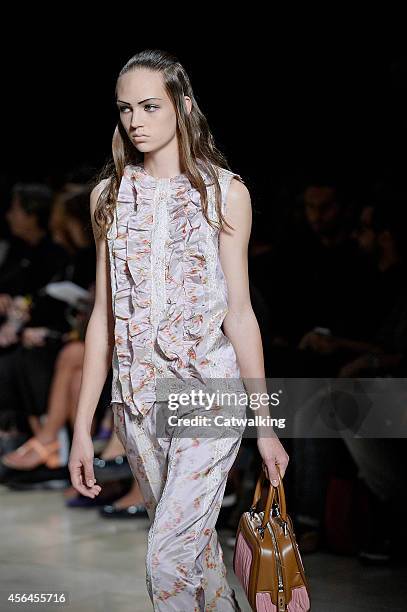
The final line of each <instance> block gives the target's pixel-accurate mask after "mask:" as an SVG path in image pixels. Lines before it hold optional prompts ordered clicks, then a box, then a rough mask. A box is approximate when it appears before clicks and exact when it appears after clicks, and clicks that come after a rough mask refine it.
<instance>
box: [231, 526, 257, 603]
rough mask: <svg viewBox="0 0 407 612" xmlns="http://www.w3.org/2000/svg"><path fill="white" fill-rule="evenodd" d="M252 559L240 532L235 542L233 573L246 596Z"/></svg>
mask: <svg viewBox="0 0 407 612" xmlns="http://www.w3.org/2000/svg"><path fill="white" fill-rule="evenodd" d="M252 558H253V556H252V551H251V548H250V546H249V545H248V543H247V542H246V540H245V539H244V537H243V535H242V532H241V531H240V532H239V535H238V536H237V541H236V551H235V567H234V572H235V574H236V576H237V577H238V578H239V580H240V582H241V585H242V587H243V589H244V591H245V593H246V596H247V595H248V592H249V578H250V567H251V564H252Z"/></svg>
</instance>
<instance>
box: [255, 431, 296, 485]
mask: <svg viewBox="0 0 407 612" xmlns="http://www.w3.org/2000/svg"><path fill="white" fill-rule="evenodd" d="M257 448H258V449H259V452H260V455H261V456H262V459H263V462H264V471H265V473H266V476H267V478H268V479H269V480H270V482H271V484H272V485H273V486H274V487H277V486H278V482H279V474H278V470H277V467H276V464H278V467H279V470H280V475H281V478H283V477H284V474H285V471H286V469H287V465H288V461H289V456H288V455H287V453H286V452H285V450H284V446H283V445H282V444H281V442H280V440H279V439H278V437H277V436H276V434H275V433H274V432H273V433H272V434H271V436H270V437H269V436H267V437H265V436H261V437H258V438H257Z"/></svg>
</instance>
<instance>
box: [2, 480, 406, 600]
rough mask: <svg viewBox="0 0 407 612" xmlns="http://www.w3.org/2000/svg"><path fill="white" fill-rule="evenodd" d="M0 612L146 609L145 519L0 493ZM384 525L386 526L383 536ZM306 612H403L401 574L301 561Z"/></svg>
mask: <svg viewBox="0 0 407 612" xmlns="http://www.w3.org/2000/svg"><path fill="white" fill-rule="evenodd" d="M0 505H1V522H0V542H1V546H0V563H1V569H0V576H1V578H0V580H1V584H0V592H1V603H0V610H1V612H3V611H8V610H40V609H41V610H48V611H50V612H51V610H52V611H54V610H61V609H65V610H68V611H69V612H105V611H109V612H110V611H112V612H113V611H114V612H144V611H146V612H147V611H150V610H151V609H152V607H151V604H150V600H149V598H148V596H147V592H146V586H145V581H144V580H145V579H144V556H145V547H146V538H147V529H148V519H137V520H112V519H103V518H102V517H100V516H99V514H98V512H97V510H96V509H71V508H67V507H66V506H65V500H64V498H63V496H62V492H61V491H35V492H33V491H29V492H21V491H11V490H9V489H8V488H6V487H4V486H0ZM390 527H391V524H390V523H389V528H390ZM227 535H228V532H225V531H220V532H219V536H220V539H221V542H222V543H223V550H224V557H225V561H226V564H227V567H228V576H229V582H230V584H231V585H232V586H234V587H236V593H237V597H238V600H239V603H240V605H241V608H242V610H244V611H248V612H250V609H249V607H248V605H247V604H246V603H245V599H244V596H243V594H242V591H241V589H240V587H239V586H238V585H237V583H236V578H235V576H234V574H233V571H232V569H231V561H232V554H233V550H232V549H231V548H229V547H227V546H226V544H225V537H226V536H227ZM304 564H305V567H306V571H307V574H308V578H309V582H310V587H311V596H312V604H313V605H312V612H353V611H355V612H357V611H362V610H363V611H369V612H376V611H377V612H378V611H385V610H386V612H389V611H398V610H400V611H401V610H406V609H407V605H406V601H407V581H406V568H405V567H404V568H401V567H397V568H364V567H362V566H361V565H360V564H359V562H358V560H357V559H356V558H352V557H341V556H336V555H330V554H322V553H321V554H320V553H317V554H313V555H307V556H305V557H304ZM57 591H65V592H67V593H68V597H69V605H66V606H63V607H62V606H58V607H57V606H51V605H49V604H48V605H46V606H44V605H41V604H35V605H33V604H29V605H25V606H22V605H21V604H20V605H18V606H17V605H16V604H11V603H8V602H7V595H8V594H9V593H12V592H14V593H16V592H19V593H22V592H25V593H30V592H36V593H38V592H47V593H51V592H57Z"/></svg>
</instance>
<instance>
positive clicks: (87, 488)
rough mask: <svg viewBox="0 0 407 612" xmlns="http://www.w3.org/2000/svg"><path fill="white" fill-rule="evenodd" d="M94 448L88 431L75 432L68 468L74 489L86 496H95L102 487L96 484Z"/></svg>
mask: <svg viewBox="0 0 407 612" xmlns="http://www.w3.org/2000/svg"><path fill="white" fill-rule="evenodd" d="M93 457H94V449H93V444H92V438H91V436H90V434H88V433H81V434H76V433H74V436H73V440H72V447H71V452H70V455H69V462H68V468H69V472H70V475H71V482H72V486H73V487H74V489H76V490H77V491H78V492H79V493H81V494H82V495H85V496H86V497H92V498H95V497H96V495H99V493H100V491H101V490H102V488H101V487H100V486H99V485H97V484H95V483H96V480H95V475H94V472H93Z"/></svg>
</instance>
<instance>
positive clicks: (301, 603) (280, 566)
mask: <svg viewBox="0 0 407 612" xmlns="http://www.w3.org/2000/svg"><path fill="white" fill-rule="evenodd" d="M277 469H278V466H277ZM265 479H267V476H266V474H265V472H264V464H263V469H262V471H261V473H260V475H259V478H258V480H257V484H256V489H255V492H254V496H253V503H252V506H251V508H250V510H249V511H246V512H244V513H243V514H242V516H241V517H240V521H239V524H238V527H237V533H236V543H235V548H234V554H233V571H234V573H235V574H236V576H237V577H238V579H239V581H240V583H241V585H242V587H243V589H244V591H245V593H246V597H247V599H248V602H249V604H250V606H251V608H252V610H255V611H257V612H287V611H288V612H307V611H308V610H310V609H311V603H310V594H309V587H308V584H307V581H306V578H305V571H304V566H303V563H302V560H301V555H300V552H299V550H298V545H297V541H296V539H295V534H294V530H293V524H292V521H291V518H290V517H289V515H288V514H287V512H286V503H285V494H284V487H283V483H282V479H281V476H280V478H279V484H278V486H277V487H274V486H273V485H272V484H271V483H270V484H269V490H268V495H267V502H266V506H265V508H264V511H263V510H262V511H259V510H258V509H257V505H258V502H259V501H260V499H261V495H262V485H263V483H264V480H265Z"/></svg>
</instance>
